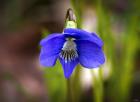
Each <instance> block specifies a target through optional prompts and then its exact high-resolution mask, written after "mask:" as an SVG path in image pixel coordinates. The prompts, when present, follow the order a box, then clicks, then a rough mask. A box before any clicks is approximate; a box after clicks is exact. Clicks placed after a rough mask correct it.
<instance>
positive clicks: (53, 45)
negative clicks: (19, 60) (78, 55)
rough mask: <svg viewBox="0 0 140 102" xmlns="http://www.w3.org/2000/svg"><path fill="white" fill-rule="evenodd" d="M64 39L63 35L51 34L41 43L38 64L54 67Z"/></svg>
mask: <svg viewBox="0 0 140 102" xmlns="http://www.w3.org/2000/svg"><path fill="white" fill-rule="evenodd" d="M64 42H65V38H64V35H63V34H52V35H50V36H48V37H46V38H44V39H43V40H42V41H41V43H40V44H41V46H42V48H41V53H40V63H41V65H43V66H46V67H52V66H54V64H55V62H56V59H57V57H58V55H59V53H60V51H61V49H62V47H63V44H64Z"/></svg>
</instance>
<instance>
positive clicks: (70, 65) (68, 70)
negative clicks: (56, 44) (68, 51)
mask: <svg viewBox="0 0 140 102" xmlns="http://www.w3.org/2000/svg"><path fill="white" fill-rule="evenodd" d="M59 60H60V63H61V64H62V67H63V70H64V75H65V77H66V78H69V77H70V76H71V74H72V72H73V70H74V68H75V66H76V65H77V64H78V62H79V61H78V58H76V59H74V60H72V61H68V62H65V60H64V59H62V58H60V57H59Z"/></svg>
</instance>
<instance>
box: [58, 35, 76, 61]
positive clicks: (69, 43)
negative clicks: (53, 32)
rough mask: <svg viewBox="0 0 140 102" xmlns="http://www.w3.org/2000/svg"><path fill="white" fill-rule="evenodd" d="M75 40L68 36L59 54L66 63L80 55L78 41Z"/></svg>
mask: <svg viewBox="0 0 140 102" xmlns="http://www.w3.org/2000/svg"><path fill="white" fill-rule="evenodd" d="M74 40H75V39H74V38H67V39H66V42H65V43H64V45H63V48H62V51H61V52H60V54H59V55H60V57H61V58H63V59H64V60H65V63H67V62H68V61H72V60H74V59H75V58H77V57H78V53H77V48H76V43H75V42H74Z"/></svg>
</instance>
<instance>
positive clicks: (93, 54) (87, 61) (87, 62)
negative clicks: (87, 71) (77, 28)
mask: <svg viewBox="0 0 140 102" xmlns="http://www.w3.org/2000/svg"><path fill="white" fill-rule="evenodd" d="M75 42H76V44H77V49H78V54H79V61H80V64H81V65H82V66H84V67H86V68H95V67H99V66H100V65H101V64H103V63H104V62H105V57H104V54H103V52H102V48H101V47H99V46H97V45H96V44H94V43H93V42H91V41H87V40H77V41H75Z"/></svg>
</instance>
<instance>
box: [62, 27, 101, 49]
mask: <svg viewBox="0 0 140 102" xmlns="http://www.w3.org/2000/svg"><path fill="white" fill-rule="evenodd" d="M64 34H65V36H66V37H74V38H76V39H78V40H90V41H92V42H94V43H95V44H97V45H98V46H100V47H102V46H103V41H102V40H101V39H100V38H99V37H98V36H97V35H96V34H95V33H89V32H87V31H84V30H81V29H74V28H67V29H64Z"/></svg>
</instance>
